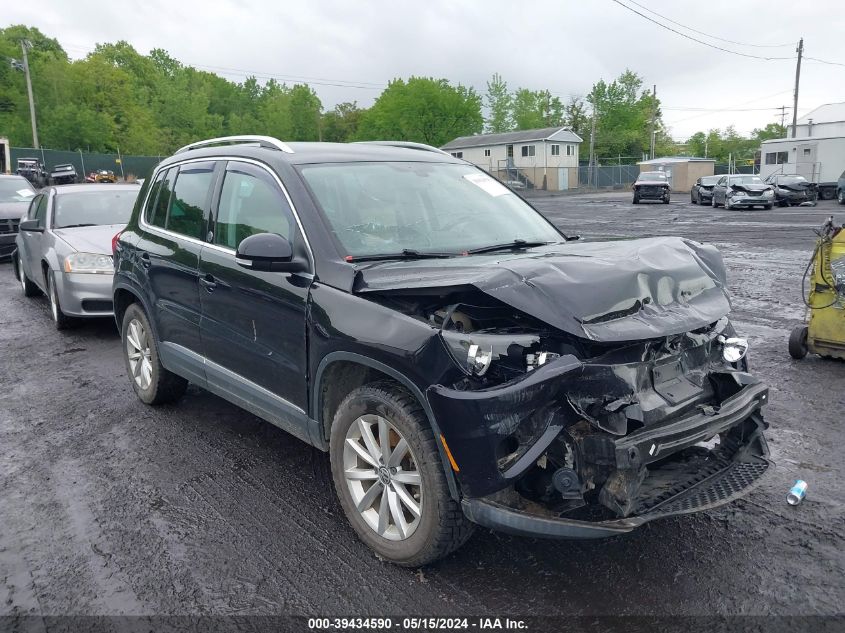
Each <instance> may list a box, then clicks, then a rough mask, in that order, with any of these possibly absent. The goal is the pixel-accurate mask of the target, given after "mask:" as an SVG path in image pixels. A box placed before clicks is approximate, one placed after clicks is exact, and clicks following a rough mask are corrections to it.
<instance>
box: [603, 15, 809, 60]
mask: <svg viewBox="0 0 845 633" xmlns="http://www.w3.org/2000/svg"><path fill="white" fill-rule="evenodd" d="M611 1H612V2H615V3H616V4H618V5H619V6H620V7H623V8H625V9H627V10H628V11H631V12H632V13H636V14H637V15H638V16H640V17H641V18H644V19H646V20H648V21H649V22H651V23H653V24H656V25H657V26H659V27H660V28H662V29H666V30H667V31H671V32H672V33H675V34H676V35H680V36H681V37H684V38H686V39H688V40H692V41H693V42H698V43H699V44H703V45H704V46H708V47H710V48H715V49H716V50H718V51H722V52H724V53H730V54H731V55H739V56H740V57H750V58H751V59H763V60H766V61H773V60H786V59H788V60H792V59H793V58H792V57H765V56H763V55H751V54H750V53H741V52H739V51H732V50H730V49H728V48H723V47H722V46H716V45H715V44H711V43H710V42H705V41H704V40H699V39H697V38H695V37H692V36H691V35H687V34H686V33H681V32H680V31H678V30H677V29H673V28H672V27H671V26H668V25H666V24H663V23H662V22H658V21H657V20H655V19H654V18H650V17H649V16H647V15H646V14H644V13H640V12H639V11H637V10H636V9H634V8H633V7H629V6H628V5H627V4H623V3H622V2H621V1H620V0H611ZM685 28H686V27H685Z"/></svg>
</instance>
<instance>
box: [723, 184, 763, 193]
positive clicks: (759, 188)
mask: <svg viewBox="0 0 845 633" xmlns="http://www.w3.org/2000/svg"><path fill="white" fill-rule="evenodd" d="M731 189H733V190H734V191H747V192H748V193H763V192H764V191H765V190H766V189H771V187H770V186H769V185H731Z"/></svg>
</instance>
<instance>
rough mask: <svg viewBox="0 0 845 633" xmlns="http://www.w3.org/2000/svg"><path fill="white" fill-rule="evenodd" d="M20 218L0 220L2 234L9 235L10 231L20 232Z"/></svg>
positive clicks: (0, 233) (0, 232)
mask: <svg viewBox="0 0 845 633" xmlns="http://www.w3.org/2000/svg"><path fill="white" fill-rule="evenodd" d="M20 223H21V221H20V220H0V235H8V234H9V233H17V232H18V224H20Z"/></svg>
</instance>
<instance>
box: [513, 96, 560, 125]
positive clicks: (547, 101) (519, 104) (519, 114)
mask: <svg viewBox="0 0 845 633" xmlns="http://www.w3.org/2000/svg"><path fill="white" fill-rule="evenodd" d="M512 103H513V106H512V107H513V114H512V116H513V122H514V127H515V128H516V129H517V130H532V129H535V128H542V127H554V126H562V125H563V118H564V116H563V111H564V108H563V104H562V103H561V101H560V98H559V97H553V96H552V94H551V93H550V92H549V91H548V90H528V89H526V88H520V89H519V90H517V91H516V92H515V93H514V94H513V97H512Z"/></svg>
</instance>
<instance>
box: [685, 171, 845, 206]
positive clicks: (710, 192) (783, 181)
mask: <svg viewBox="0 0 845 633" xmlns="http://www.w3.org/2000/svg"><path fill="white" fill-rule="evenodd" d="M818 197H819V194H818V186H817V185H816V183H813V182H810V181H808V180H807V179H806V178H805V177H804V176H801V175H799V174H772V175H770V176H769V177H768V178H766V179H765V180H762V179H760V177H759V176H756V175H753V174H733V175H723V176H703V177H701V178H699V179H698V180H696V181H695V184H694V185H693V186H692V188H691V189H690V202H691V203H692V204H710V205H712V206H714V207H716V206H724V207H725V208H726V209H734V208H737V209H738V208H750V207H753V206H762V207H763V208H765V209H771V208H772V206H773V205H775V204H777V205H779V206H782V207H788V206H802V205H803V206H810V205H815V204H816V202H817V200H818ZM836 199H837V200H838V201H839V204H843V205H845V172H843V173H842V175H841V176H840V177H839V181H838V183H837V186H836Z"/></svg>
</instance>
